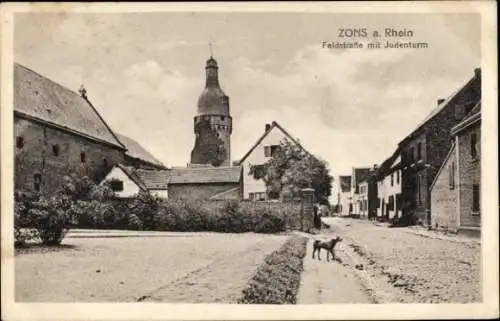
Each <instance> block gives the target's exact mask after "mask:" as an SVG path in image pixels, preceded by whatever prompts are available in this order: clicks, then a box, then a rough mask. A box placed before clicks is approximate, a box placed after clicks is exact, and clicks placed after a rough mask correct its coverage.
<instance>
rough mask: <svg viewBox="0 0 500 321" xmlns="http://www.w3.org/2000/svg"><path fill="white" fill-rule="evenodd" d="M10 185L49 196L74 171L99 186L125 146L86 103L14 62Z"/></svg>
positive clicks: (83, 96) (81, 96) (84, 98)
mask: <svg viewBox="0 0 500 321" xmlns="http://www.w3.org/2000/svg"><path fill="white" fill-rule="evenodd" d="M14 143H15V146H14V155H15V156H14V157H15V159H14V166H15V168H14V175H15V177H14V187H15V189H16V190H21V191H31V192H40V193H52V192H55V191H56V190H58V189H59V188H60V187H61V183H62V179H63V177H64V176H67V175H70V174H71V173H75V174H77V175H78V176H87V177H89V178H90V179H92V180H93V181H94V182H96V183H98V182H100V181H101V180H102V179H103V178H104V177H105V176H106V175H107V174H108V173H109V171H110V170H111V169H112V168H113V166H114V165H116V164H119V163H122V162H123V161H124V153H125V150H126V148H125V147H124V146H123V145H122V144H121V142H120V141H119V140H118V139H117V137H116V136H115V134H114V133H113V131H112V130H111V129H110V128H109V126H108V125H107V124H106V122H105V121H104V119H103V118H102V117H101V116H100V114H99V112H98V111H97V109H96V108H95V107H94V106H93V105H92V104H91V103H90V101H89V100H88V99H87V96H86V92H85V91H84V90H82V91H81V93H80V94H77V93H75V92H73V91H71V90H69V89H67V88H65V87H63V86H61V85H59V84H57V83H56V82H54V81H52V80H50V79H48V78H46V77H44V76H42V75H40V74H38V73H36V72H34V71H32V70H30V69H28V68H26V67H24V66H22V65H20V64H17V63H15V64H14Z"/></svg>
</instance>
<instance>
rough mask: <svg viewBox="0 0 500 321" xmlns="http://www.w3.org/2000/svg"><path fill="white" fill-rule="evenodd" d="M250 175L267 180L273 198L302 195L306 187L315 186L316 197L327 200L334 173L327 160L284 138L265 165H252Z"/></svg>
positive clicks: (321, 200)
mask: <svg viewBox="0 0 500 321" xmlns="http://www.w3.org/2000/svg"><path fill="white" fill-rule="evenodd" d="M249 174H250V175H253V176H254V178H255V179H262V180H263V181H264V182H265V183H266V188H267V194H268V196H269V197H270V198H278V197H279V196H280V195H289V196H292V197H295V196H299V195H300V191H301V190H302V189H303V188H313V189H314V194H315V197H316V200H317V201H318V202H320V203H322V204H328V197H329V196H330V195H331V188H332V181H333V177H332V176H331V175H330V173H329V169H328V167H327V164H326V163H325V162H324V161H322V160H319V159H318V158H316V157H314V156H313V155H311V154H309V153H308V152H307V151H305V150H304V149H303V148H302V147H301V146H300V145H297V144H294V143H292V142H290V141H289V140H288V139H284V140H283V141H282V142H281V143H280V147H279V148H278V149H277V150H276V152H275V153H274V154H273V156H272V158H271V159H269V160H268V161H267V162H266V163H264V164H262V165H254V166H250V173H249Z"/></svg>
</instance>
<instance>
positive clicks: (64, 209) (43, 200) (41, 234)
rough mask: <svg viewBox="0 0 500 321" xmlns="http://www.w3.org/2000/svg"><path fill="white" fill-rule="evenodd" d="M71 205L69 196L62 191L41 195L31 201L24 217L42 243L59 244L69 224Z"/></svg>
mask: <svg viewBox="0 0 500 321" xmlns="http://www.w3.org/2000/svg"><path fill="white" fill-rule="evenodd" d="M71 205H72V201H71V198H69V197H68V196H67V195H64V194H62V193H58V194H55V195H53V196H50V197H45V196H41V197H40V198H39V199H38V200H37V201H35V202H33V203H31V206H30V208H29V210H28V213H27V214H28V215H27V217H26V222H28V223H27V225H28V226H27V227H28V228H34V229H35V230H36V231H37V237H38V238H40V240H41V241H42V243H43V244H45V245H58V244H61V242H62V240H63V239H64V237H65V236H66V233H67V232H68V231H69V227H70V224H71V220H72V218H71V216H70V214H69V213H70V208H71Z"/></svg>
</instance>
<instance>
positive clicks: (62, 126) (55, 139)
mask: <svg viewBox="0 0 500 321" xmlns="http://www.w3.org/2000/svg"><path fill="white" fill-rule="evenodd" d="M214 64H215V65H214ZM214 66H215V67H217V66H216V62H215V60H214V59H213V58H211V59H209V61H208V62H207V83H209V84H210V83H215V84H216V85H217V88H216V89H218V86H219V85H218V80H217V81H213V79H212V78H213V77H216V76H217V75H216V74H215V76H214V71H213V69H214V68H215V67H214ZM211 80H212V81H211ZM212 89H213V88H211V87H210V86H208V87H207V88H206V89H205V90H204V91H203V93H202V96H203V97H205V96H207V95H208V96H210V94H211V91H210V90H212ZM215 93H216V94H217V93H219V90H215ZM210 97H211V96H210ZM225 97H226V96H224V97H223V98H225ZM221 101H222V102H223V103H224V104H225V105H224V104H223V105H224V106H225V109H224V110H223V111H224V112H225V114H224V116H223V117H225V120H227V119H229V118H228V117H230V116H229V113H228V110H227V108H228V106H226V105H227V104H228V99H227V98H225V99H221ZM202 102H203V103H204V104H202V105H203V106H201V107H203V108H204V109H201V108H200V106H198V107H199V108H198V109H199V110H198V115H197V116H195V118H200V117H202V116H205V115H204V113H205V112H206V110H205V109H207V108H208V109H209V110H208V111H209V112H210V115H209V116H210V117H212V118H214V119H215V118H216V119H215V120H218V121H219V122H217V123H216V127H217V132H216V134H217V136H216V137H217V138H223V143H224V145H223V146H226V148H225V149H226V150H227V151H228V152H229V136H228V135H229V134H230V129H227V128H222V129H221V128H220V126H221V125H220V119H219V118H220V117H222V116H217V117H218V118H217V117H215V116H213V112H214V111H213V110H216V108H215V107H218V106H215V105H214V106H215V107H214V106H212V105H211V104H219V100H216V99H211V100H208V102H207V99H205V100H202ZM224 106H223V107H224ZM214 108H215V109H214ZM13 109H14V139H15V147H14V149H15V153H14V155H15V160H14V164H15V168H14V174H15V175H14V176H15V179H14V182H15V189H16V190H18V191H32V192H39V193H48V194H50V193H53V192H55V191H56V190H57V189H59V188H60V187H61V182H62V181H63V177H64V176H67V175H69V174H71V173H75V174H77V175H78V176H80V177H83V176H87V177H89V178H91V179H92V180H93V181H94V182H96V183H101V184H102V183H103V182H105V181H106V182H110V183H111V187H112V188H113V190H114V191H115V193H116V195H117V196H119V197H124V198H125V197H131V196H133V195H136V194H137V193H139V192H148V193H152V194H155V195H158V196H161V197H164V198H171V199H248V200H255V201H264V200H268V194H267V192H266V186H265V183H264V181H263V180H262V179H260V180H257V179H255V178H254V176H253V175H251V174H250V168H251V167H252V166H255V165H262V164H264V163H265V162H266V161H267V160H268V159H269V158H271V157H272V156H273V154H274V153H275V152H276V150H277V148H278V146H279V144H280V142H281V141H282V140H283V139H285V138H286V139H288V140H289V141H291V142H294V143H296V144H299V143H298V142H297V141H296V140H295V139H294V138H293V137H292V136H291V135H290V134H289V133H288V132H287V131H286V130H285V129H284V128H283V127H282V126H280V125H279V124H278V123H277V122H272V123H271V124H266V125H265V127H264V126H263V132H262V134H261V135H260V137H259V138H258V139H257V141H256V143H255V144H253V145H252V146H251V147H249V150H248V152H247V153H245V155H244V156H243V157H242V158H241V159H240V160H238V161H234V162H232V164H228V162H227V159H225V160H224V162H223V163H222V164H221V166H213V165H211V164H200V163H198V162H197V161H196V160H197V159H198V158H200V157H194V159H195V160H194V161H193V159H192V160H191V161H192V163H191V164H189V165H188V166H186V167H173V168H168V167H167V166H165V165H164V164H163V163H162V162H160V161H159V160H157V159H156V158H155V157H154V156H152V155H151V153H149V152H148V151H147V150H146V149H145V148H143V147H142V146H141V145H140V144H139V143H138V142H137V141H135V140H134V139H132V138H130V137H127V136H125V135H123V134H120V133H117V132H116V131H115V130H113V129H112V128H111V127H110V126H109V125H108V123H107V122H106V121H105V119H104V118H103V117H102V116H101V114H100V113H99V112H98V110H97V108H96V107H94V106H93V104H92V103H91V102H90V100H89V99H88V97H87V93H86V91H85V89H84V88H83V87H82V88H81V90H80V92H79V93H76V92H74V91H72V90H70V89H68V88H66V87H64V86H62V85H60V84H58V83H57V82H55V81H52V80H50V79H48V78H46V77H44V76H42V75H40V74H38V73H37V72H35V71H33V70H31V69H29V68H27V67H25V66H22V65H20V64H18V63H15V64H14V108H13ZM200 114H201V116H200ZM207 117H208V116H207ZM212 120H213V119H210V121H212ZM196 134H197V135H196V138H197V139H198V138H203V139H200V141H199V142H197V144H196V146H195V149H196V148H198V149H197V150H196V153H192V154H200V155H202V156H203V151H204V150H205V149H207V146H208V147H210V144H211V141H210V140H209V139H206V137H201V136H203V134H204V133H200V132H197V133H196ZM208 134H210V133H208ZM224 135H225V136H224ZM203 144H205V145H207V146H203ZM204 148H205V149H204ZM207 150H209V151H210V149H209V148H208V149H207ZM195 156H196V155H195ZM198 156H199V155H198ZM208 156H210V157H212V156H213V155H208ZM225 156H226V157H227V158H228V157H230V155H229V153H226V154H225ZM210 157H208V158H210ZM192 158H193V157H192Z"/></svg>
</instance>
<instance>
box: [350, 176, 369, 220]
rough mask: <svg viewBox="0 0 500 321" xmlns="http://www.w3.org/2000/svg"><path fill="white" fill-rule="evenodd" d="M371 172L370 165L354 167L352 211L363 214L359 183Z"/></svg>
mask: <svg viewBox="0 0 500 321" xmlns="http://www.w3.org/2000/svg"><path fill="white" fill-rule="evenodd" d="M369 174H370V168H369V167H353V168H352V175H351V205H350V212H351V213H352V214H355V215H361V212H362V210H361V208H362V201H361V198H360V190H359V185H360V183H361V182H363V181H364V180H365V179H366V178H367V177H368V175H369Z"/></svg>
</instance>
